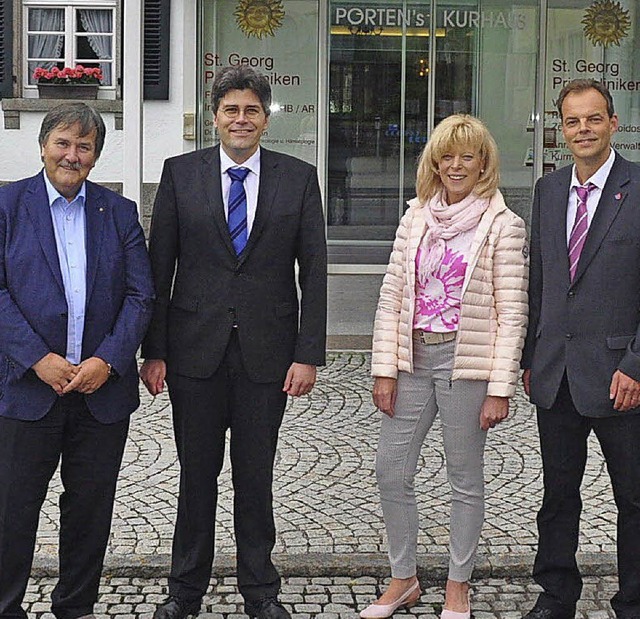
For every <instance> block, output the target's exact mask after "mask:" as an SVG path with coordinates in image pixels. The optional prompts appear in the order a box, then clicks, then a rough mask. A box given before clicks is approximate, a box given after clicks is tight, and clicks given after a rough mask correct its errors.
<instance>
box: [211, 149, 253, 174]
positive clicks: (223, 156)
mask: <svg viewBox="0 0 640 619" xmlns="http://www.w3.org/2000/svg"><path fill="white" fill-rule="evenodd" d="M229 168H247V169H248V170H250V171H251V172H253V173H254V174H256V175H258V176H259V175H260V147H259V146H258V150H256V152H255V153H253V155H251V157H249V159H247V160H246V161H244V162H243V163H236V162H235V161H234V160H233V159H231V157H229V155H227V153H225V152H224V148H222V146H220V169H221V170H222V173H223V174H224V173H225V172H226V171H227V170H228V169H229Z"/></svg>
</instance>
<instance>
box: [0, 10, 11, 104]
mask: <svg viewBox="0 0 640 619" xmlns="http://www.w3.org/2000/svg"><path fill="white" fill-rule="evenodd" d="M12 8H13V0H0V99H2V98H3V97H12V96H13V18H12Z"/></svg>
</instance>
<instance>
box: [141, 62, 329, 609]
mask: <svg viewBox="0 0 640 619" xmlns="http://www.w3.org/2000/svg"><path fill="white" fill-rule="evenodd" d="M270 104H271V88H270V86H269V83H268V81H267V80H266V78H265V77H264V76H262V75H259V74H257V73H256V72H255V71H253V70H252V69H250V68H249V67H246V66H240V67H227V68H224V69H221V70H220V71H219V72H218V73H217V75H216V78H215V81H214V84H213V87H212V107H213V113H214V123H215V126H216V128H217V130H218V134H219V137H220V142H221V145H220V146H217V147H214V148H208V149H204V150H201V151H197V152H193V153H188V154H185V155H181V156H179V157H175V158H172V159H168V160H167V161H166V162H165V166H164V171H163V173H162V178H161V181H160V186H159V188H158V193H157V196H156V201H155V206H154V212H153V218H152V223H151V236H150V253H151V262H152V270H153V275H154V279H155V283H156V290H157V294H158V298H157V301H156V308H155V312H154V316H153V319H152V322H151V327H150V329H149V333H148V334H147V337H146V338H145V341H144V343H143V356H144V357H145V359H146V360H145V362H144V364H143V367H142V371H141V374H142V379H143V381H144V382H145V384H146V386H147V387H148V389H149V391H150V392H151V393H152V394H154V395H155V394H157V393H159V392H160V391H162V389H163V384H164V380H165V378H166V382H167V385H168V387H169V396H170V398H171V404H172V407H173V419H174V430H175V435H176V445H177V450H178V458H179V460H180V467H181V472H180V496H179V500H178V517H177V522H176V530H175V536H174V540H173V558H172V566H171V575H170V577H169V598H168V600H167V601H166V602H165V603H164V604H163V605H162V606H160V607H159V608H158V610H157V611H156V613H155V615H154V617H155V618H156V619H183V618H184V617H186V616H187V615H189V614H196V613H197V612H198V611H199V609H200V603H201V599H202V596H203V595H204V594H205V592H206V590H207V588H208V585H209V580H210V577H211V567H212V561H213V547H214V526H215V512H216V502H217V483H218V475H219V473H220V469H221V468H222V463H223V456H224V449H225V435H226V431H227V429H228V428H229V429H230V430H231V466H232V474H233V485H234V490H235V495H234V526H235V534H236V544H237V564H238V565H237V569H238V585H239V589H240V592H241V594H242V596H243V597H244V600H245V610H246V612H247V613H248V614H249V615H250V616H251V617H256V616H257V617H259V618H260V619H286V618H287V617H288V616H289V614H288V612H287V611H286V610H285V609H284V608H283V607H282V605H281V604H280V603H279V601H278V597H277V596H278V592H279V590H280V578H279V576H278V572H277V571H276V569H275V567H274V565H273V563H272V561H271V551H272V549H273V546H274V543H275V525H274V520H273V513H272V494H271V486H272V477H273V462H274V457H275V453H276V444H277V439H278V430H279V427H280V424H281V421H282V417H283V414H284V409H285V404H286V400H287V394H288V395H291V396H299V395H304V394H307V393H309V392H310V391H311V389H312V387H313V385H314V383H315V379H316V366H318V365H322V364H324V361H325V339H326V336H325V332H326V279H327V271H326V268H327V265H326V243H325V237H324V220H323V215H322V205H321V201H320V191H319V187H318V181H317V176H316V171H315V169H314V168H313V167H312V166H310V165H308V164H306V163H304V162H302V161H300V160H298V159H294V158H293V157H289V156H286V155H283V154H279V153H275V152H272V151H269V150H266V149H264V148H261V147H260V137H261V135H262V133H263V132H264V130H265V129H266V128H267V125H268V122H269V112H270V109H269V106H270ZM243 179H244V180H243ZM296 263H297V265H298V267H299V272H298V278H297V279H298V282H299V285H300V290H301V301H300V303H299V301H298V294H297V290H296V276H295V267H296Z"/></svg>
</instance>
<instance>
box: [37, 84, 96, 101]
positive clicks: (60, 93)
mask: <svg viewBox="0 0 640 619" xmlns="http://www.w3.org/2000/svg"><path fill="white" fill-rule="evenodd" d="M38 96H39V97H40V98H41V99H97V98H98V84H38Z"/></svg>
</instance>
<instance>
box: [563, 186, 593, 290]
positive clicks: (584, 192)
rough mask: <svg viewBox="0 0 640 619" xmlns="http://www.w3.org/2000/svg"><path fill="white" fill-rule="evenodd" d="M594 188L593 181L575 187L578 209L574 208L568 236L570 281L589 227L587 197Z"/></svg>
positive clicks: (574, 272) (573, 275) (576, 266)
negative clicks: (573, 216) (571, 226)
mask: <svg viewBox="0 0 640 619" xmlns="http://www.w3.org/2000/svg"><path fill="white" fill-rule="evenodd" d="M595 188H596V186H595V185H594V184H593V183H588V184H587V185H586V186H584V187H576V192H577V194H578V209H577V210H576V219H575V221H574V222H573V228H572V229H571V236H569V275H570V276H571V281H573V278H574V277H575V275H576V269H577V268H578V260H580V254H581V253H582V248H583V247H584V242H585V239H586V238H587V230H588V229H589V223H588V221H587V198H588V197H589V192H590V191H592V190H593V189H595Z"/></svg>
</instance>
